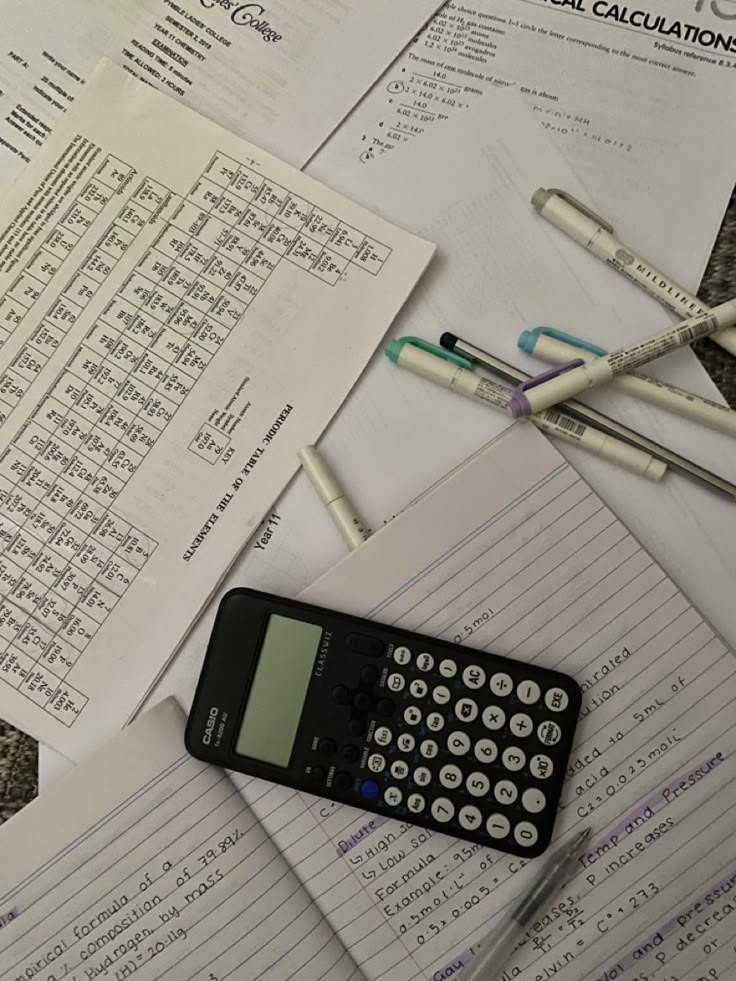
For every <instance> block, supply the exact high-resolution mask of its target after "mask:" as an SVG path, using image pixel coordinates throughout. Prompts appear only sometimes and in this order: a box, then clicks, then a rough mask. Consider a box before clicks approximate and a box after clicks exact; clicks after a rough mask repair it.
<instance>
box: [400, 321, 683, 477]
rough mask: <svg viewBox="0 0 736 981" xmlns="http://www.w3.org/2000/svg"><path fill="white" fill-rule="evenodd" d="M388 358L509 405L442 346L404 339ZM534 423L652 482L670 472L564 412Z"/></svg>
mask: <svg viewBox="0 0 736 981" xmlns="http://www.w3.org/2000/svg"><path fill="white" fill-rule="evenodd" d="M417 345H422V346H421V347H420V346H417ZM386 355H387V356H388V357H389V358H390V359H391V360H392V361H393V362H394V363H395V364H397V365H399V366H400V367H401V368H407V369H408V370H409V371H412V372H413V373H414V374H415V375H421V377H422V378H427V379H429V381H433V382H435V383H436V384H437V385H441V386H442V387H443V388H449V389H450V390H451V391H453V392H457V394H458V395H463V396H464V397H465V398H468V399H475V400H477V401H479V402H484V403H485V404H486V405H491V406H493V407H494V408H496V409H501V410H503V409H505V408H506V406H507V404H508V401H509V396H510V395H511V389H509V388H506V387H505V386H504V385H498V384H496V383H495V382H492V381H490V380H489V379H488V378H484V377H482V376H481V375H476V374H475V372H473V371H471V370H470V369H469V368H466V367H463V364H468V363H469V362H467V361H466V359H464V358H461V357H459V356H458V355H453V354H451V353H450V352H448V351H445V350H444V349H443V348H441V347H437V346H436V345H433V344H429V343H428V342H426V341H421V340H419V339H418V338H410V337H402V338H397V339H396V340H393V341H390V342H389V343H388V345H387V346H386ZM531 422H533V423H534V425H535V426H537V427H538V428H539V429H541V430H542V432H545V433H548V434H549V435H550V436H557V437H559V438H560V439H564V440H565V441H566V442H568V443H575V444H576V445H577V446H580V447H581V448H582V449H584V450H588V451H589V452H590V453H594V454H595V455H596V456H600V457H602V458H603V459H605V460H608V461H610V462H611V463H615V464H617V465H618V466H620V467H624V468H625V469H626V470H630V471H631V472H632V473H636V474H639V475H640V476H642V477H646V478H647V479H649V480H660V479H661V478H662V477H663V476H664V474H665V472H666V470H667V466H666V464H664V463H663V462H662V461H661V460H656V459H655V458H654V457H653V456H652V455H651V454H650V453H645V452H644V451H643V450H639V449H637V448H636V447H635V446H629V445H628V443H624V442H622V441H621V440H620V439H616V438H615V437H613V436H607V435H606V434H605V433H601V432H599V431H598V430H597V429H593V427H592V426H586V425H585V424H584V423H582V422H580V421H579V420H578V419H573V418H572V416H568V415H567V414H566V413H564V412H557V411H552V412H544V413H542V414H540V415H538V416H534V417H533V418H532V419H531Z"/></svg>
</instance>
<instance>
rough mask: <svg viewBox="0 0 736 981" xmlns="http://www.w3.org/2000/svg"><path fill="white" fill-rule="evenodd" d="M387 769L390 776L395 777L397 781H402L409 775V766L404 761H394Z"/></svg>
mask: <svg viewBox="0 0 736 981" xmlns="http://www.w3.org/2000/svg"><path fill="white" fill-rule="evenodd" d="M389 769H390V772H391V776H392V777H396V779H397V780H403V779H404V777H406V776H408V775H409V764H408V763H406V762H405V761H404V760H394V761H393V763H392V764H391V766H390V767H389Z"/></svg>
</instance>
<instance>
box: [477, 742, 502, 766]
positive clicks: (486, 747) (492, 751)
mask: <svg viewBox="0 0 736 981" xmlns="http://www.w3.org/2000/svg"><path fill="white" fill-rule="evenodd" d="M497 756H498V748H497V746H496V744H495V743H494V741H493V740H492V739H479V740H478V741H477V742H476V744H475V758H476V760H479V761H480V762H481V763H493V761H494V760H495V758H496V757H497Z"/></svg>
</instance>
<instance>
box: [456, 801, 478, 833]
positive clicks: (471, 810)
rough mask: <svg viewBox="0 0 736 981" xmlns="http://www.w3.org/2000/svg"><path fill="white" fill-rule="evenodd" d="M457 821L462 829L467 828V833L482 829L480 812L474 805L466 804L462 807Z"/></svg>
mask: <svg viewBox="0 0 736 981" xmlns="http://www.w3.org/2000/svg"><path fill="white" fill-rule="evenodd" d="M457 819H458V821H459V823H460V827H461V828H465V830H466V831H475V829H476V828H479V827H480V811H479V810H478V808H477V807H475V805H473V804H466V805H465V807H461V808H460V813H459V814H458V816H457Z"/></svg>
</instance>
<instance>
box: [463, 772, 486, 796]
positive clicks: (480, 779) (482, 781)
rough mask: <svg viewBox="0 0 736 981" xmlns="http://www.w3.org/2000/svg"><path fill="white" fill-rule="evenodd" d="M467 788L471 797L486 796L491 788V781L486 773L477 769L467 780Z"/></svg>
mask: <svg viewBox="0 0 736 981" xmlns="http://www.w3.org/2000/svg"><path fill="white" fill-rule="evenodd" d="M465 789H466V790H467V792H468V793H469V794H470V795H471V797H485V796H486V794H487V793H488V791H489V790H490V789H491V781H490V780H489V779H488V777H487V776H486V775H485V773H479V772H478V771H477V770H476V771H475V772H474V773H471V774H470V776H469V777H468V779H467V780H466V781H465Z"/></svg>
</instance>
